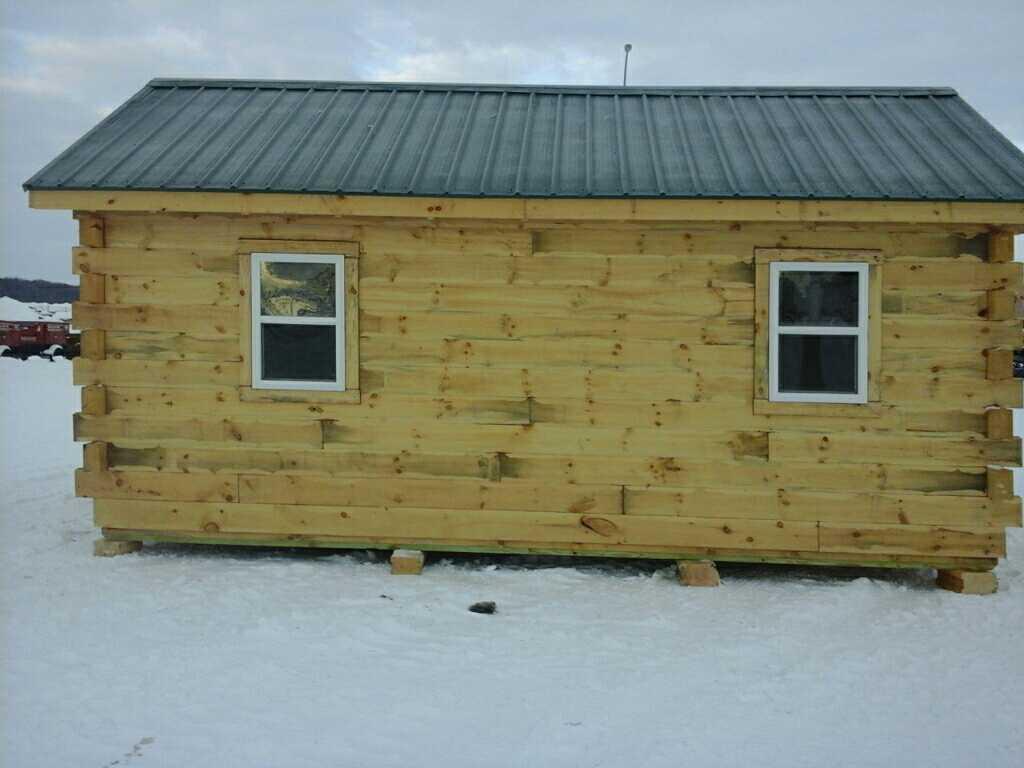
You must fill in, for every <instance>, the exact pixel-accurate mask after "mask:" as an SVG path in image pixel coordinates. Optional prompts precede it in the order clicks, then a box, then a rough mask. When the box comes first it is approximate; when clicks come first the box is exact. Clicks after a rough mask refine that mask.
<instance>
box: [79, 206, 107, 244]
mask: <svg viewBox="0 0 1024 768" xmlns="http://www.w3.org/2000/svg"><path fill="white" fill-rule="evenodd" d="M75 218H76V219H78V242H79V243H81V244H82V245H85V246H89V247H92V248H103V247H105V246H106V244H107V229H106V222H105V220H104V219H103V217H102V216H96V215H95V214H91V213H79V214H75Z"/></svg>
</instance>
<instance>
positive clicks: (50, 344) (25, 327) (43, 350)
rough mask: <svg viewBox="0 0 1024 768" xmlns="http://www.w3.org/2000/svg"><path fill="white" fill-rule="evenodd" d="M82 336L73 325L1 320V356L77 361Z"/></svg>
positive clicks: (22, 358)
mask: <svg viewBox="0 0 1024 768" xmlns="http://www.w3.org/2000/svg"><path fill="white" fill-rule="evenodd" d="M78 351H79V342H78V334H77V333H72V332H71V324H70V323H54V322H46V321H33V322H11V321H5V320H0V356H2V357H17V358H20V359H21V360H24V359H26V358H29V357H33V356H36V355H38V356H41V357H47V358H49V359H51V360H52V359H53V358H55V357H77V356H78Z"/></svg>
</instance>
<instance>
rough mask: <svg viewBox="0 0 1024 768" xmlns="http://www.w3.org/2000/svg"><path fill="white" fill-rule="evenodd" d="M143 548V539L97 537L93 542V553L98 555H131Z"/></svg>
mask: <svg viewBox="0 0 1024 768" xmlns="http://www.w3.org/2000/svg"><path fill="white" fill-rule="evenodd" d="M141 549H142V542H141V541H111V540H110V539H96V540H95V541H94V542H93V543H92V553H93V555H95V556H96V557H117V556H118V555H130V554H132V553H133V552H139V551H140V550H141Z"/></svg>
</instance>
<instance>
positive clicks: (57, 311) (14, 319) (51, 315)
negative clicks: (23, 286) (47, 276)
mask: <svg viewBox="0 0 1024 768" xmlns="http://www.w3.org/2000/svg"><path fill="white" fill-rule="evenodd" d="M70 320H71V305H70V304H66V303H65V304H47V303H46V302H45V301H33V302H29V303H25V302H23V301H18V300H17V299H12V298H11V297H10V296H0V322H4V321H6V322H9V323H34V322H38V321H50V322H67V321H70Z"/></svg>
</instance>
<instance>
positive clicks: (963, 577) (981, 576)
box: [935, 570, 999, 595]
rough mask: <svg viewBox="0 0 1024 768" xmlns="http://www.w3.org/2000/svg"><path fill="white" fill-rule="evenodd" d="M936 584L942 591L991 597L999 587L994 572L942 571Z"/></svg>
mask: <svg viewBox="0 0 1024 768" xmlns="http://www.w3.org/2000/svg"><path fill="white" fill-rule="evenodd" d="M935 584H936V586H938V587H941V588H942V589H948V590H949V591H950V592H959V593H961V594H964V595H991V594H993V593H994V592H995V591H996V589H997V588H998V586H999V582H998V581H997V580H996V575H995V574H994V573H992V571H944V570H940V571H939V575H938V577H937V578H936V579H935Z"/></svg>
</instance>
